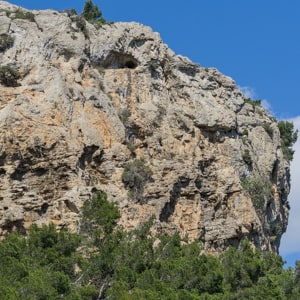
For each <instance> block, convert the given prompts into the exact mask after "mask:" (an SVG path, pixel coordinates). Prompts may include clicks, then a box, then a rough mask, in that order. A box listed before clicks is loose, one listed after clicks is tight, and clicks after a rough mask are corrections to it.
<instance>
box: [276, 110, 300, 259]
mask: <svg viewBox="0 0 300 300" xmlns="http://www.w3.org/2000/svg"><path fill="white" fill-rule="evenodd" d="M289 121H292V122H293V123H294V127H295V129H296V128H297V129H298V130H299V132H300V116H299V117H297V118H294V119H292V120H289ZM298 135H299V137H298V141H297V142H296V143H295V145H294V150H295V154H294V159H293V161H292V162H291V192H290V195H289V198H288V200H289V203H290V206H291V210H290V216H289V222H288V228H287V232H286V233H285V234H284V235H283V237H282V239H281V246H280V254H281V255H283V256H286V255H290V254H292V253H299V256H298V260H300V234H299V231H300V167H299V166H300V134H298Z"/></svg>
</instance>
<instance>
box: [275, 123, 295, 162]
mask: <svg viewBox="0 0 300 300" xmlns="http://www.w3.org/2000/svg"><path fill="white" fill-rule="evenodd" d="M278 128H279V131H280V137H281V147H282V152H283V154H284V156H285V158H286V159H287V160H288V161H292V160H293V156H294V152H295V151H294V150H293V145H294V144H295V143H296V141H297V138H298V130H294V124H293V123H291V122H288V121H279V122H278Z"/></svg>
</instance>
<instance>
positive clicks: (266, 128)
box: [263, 122, 273, 137]
mask: <svg viewBox="0 0 300 300" xmlns="http://www.w3.org/2000/svg"><path fill="white" fill-rule="evenodd" d="M263 128H264V130H265V131H266V132H267V133H268V135H269V136H270V137H272V135H273V129H272V127H271V125H270V123H267V122H265V123H264V124H263Z"/></svg>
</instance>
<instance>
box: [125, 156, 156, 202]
mask: <svg viewBox="0 0 300 300" xmlns="http://www.w3.org/2000/svg"><path fill="white" fill-rule="evenodd" d="M151 176H152V171H151V169H150V168H149V167H148V166H146V165H145V163H144V161H142V160H139V159H135V160H134V161H132V162H129V163H127V164H126V165H125V168H124V171H123V174H122V181H123V183H124V185H125V187H126V188H128V189H129V192H130V193H129V195H131V197H132V198H134V199H135V200H137V201H138V202H143V192H144V187H145V185H146V183H147V181H149V180H150V179H151Z"/></svg>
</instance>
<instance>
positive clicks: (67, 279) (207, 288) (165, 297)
mask: <svg viewBox="0 0 300 300" xmlns="http://www.w3.org/2000/svg"><path fill="white" fill-rule="evenodd" d="M119 216H120V215H119V212H118V209H117V207H116V206H115V205H114V204H112V203H110V202H109V201H108V200H107V196H106V194H105V193H103V192H100V193H97V194H96V195H95V196H94V197H93V198H92V200H91V201H89V202H86V203H85V204H84V209H83V215H82V218H83V221H82V222H83V223H84V222H85V223H86V226H87V227H85V228H86V229H87V231H81V234H72V233H69V232H68V231H65V230H62V231H60V232H57V231H56V228H55V226H54V225H53V224H51V225H49V226H43V227H42V228H38V227H37V226H36V225H34V226H32V227H31V228H30V230H29V232H28V236H27V237H25V236H21V235H19V234H15V233H13V234H11V235H9V236H8V237H7V239H6V240H4V241H2V242H1V243H0V293H1V299H8V300H14V299H69V300H71V299H72V300H73V299H74V300H96V299H125V300H126V299H127V300H136V299H141V300H143V299H148V300H156V299H162V300H173V299H177V300H181V299H182V300H183V299H184V300H196V299H197V300H199V299H200V300H221V299H222V300H223V299H228V300H235V299H236V300H237V299H252V300H255V299H266V300H268V299H269V300H273V299H279V300H290V299H291V300H293V299H294V300H296V299H299V296H300V262H296V267H295V269H292V268H288V269H286V270H285V269H284V268H283V260H282V258H281V257H280V256H278V255H276V254H274V253H271V252H262V251H260V250H258V249H253V247H252V246H251V245H250V243H249V242H248V240H243V241H241V243H240V246H239V249H236V248H233V247H229V248H228V249H227V250H226V251H225V252H224V253H223V254H222V255H220V256H219V257H217V256H211V255H208V254H203V249H202V245H201V243H200V242H199V241H197V240H196V241H194V242H193V243H190V244H186V243H183V242H182V240H181V238H180V236H179V234H176V233H175V234H174V235H172V236H167V235H156V236H153V235H151V232H150V229H151V227H152V225H153V219H150V220H148V221H147V222H145V223H144V224H141V226H140V227H139V228H137V229H135V230H132V231H129V232H125V231H123V230H122V229H121V228H120V227H118V226H116V220H117V219H118V218H119ZM87 223H91V224H90V226H88V224H87ZM98 228H102V229H101V231H100V232H101V234H102V235H103V238H102V239H101V240H96V239H92V240H91V242H92V243H91V244H90V248H89V252H85V254H84V257H83V255H82V246H83V245H85V243H86V241H85V239H86V238H89V237H88V236H87V234H91V235H93V236H94V234H95V233H96V232H98V233H99V231H97V229H98ZM75 267H76V268H75ZM75 270H76V271H75Z"/></svg>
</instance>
